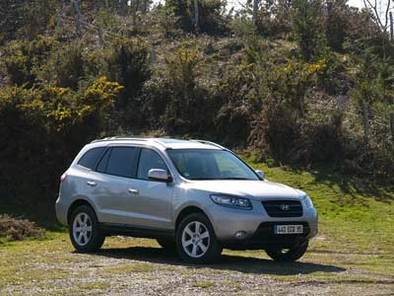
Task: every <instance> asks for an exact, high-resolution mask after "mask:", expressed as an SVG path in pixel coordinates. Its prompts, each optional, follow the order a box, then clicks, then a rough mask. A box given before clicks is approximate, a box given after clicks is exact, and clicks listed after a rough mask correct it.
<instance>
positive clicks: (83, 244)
mask: <svg viewBox="0 0 394 296" xmlns="http://www.w3.org/2000/svg"><path fill="white" fill-rule="evenodd" d="M77 228H79V229H82V232H81V231H78V230H77ZM69 234H70V240H71V243H72V244H73V246H74V248H75V250H76V251H77V252H80V253H90V252H96V251H97V250H99V249H100V248H101V246H102V245H103V243H104V240H105V235H103V234H102V233H101V232H100V229H99V226H98V220H97V217H96V213H95V212H94V210H93V209H92V208H91V207H90V206H87V205H82V206H79V207H77V208H76V209H75V210H74V211H73V212H72V214H71V219H70V223H69Z"/></svg>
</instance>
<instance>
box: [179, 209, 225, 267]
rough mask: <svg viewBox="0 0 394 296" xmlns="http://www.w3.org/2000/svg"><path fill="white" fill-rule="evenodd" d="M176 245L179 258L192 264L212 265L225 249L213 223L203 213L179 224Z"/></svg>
mask: <svg viewBox="0 0 394 296" xmlns="http://www.w3.org/2000/svg"><path fill="white" fill-rule="evenodd" d="M176 244H177V250H178V255H179V257H180V258H181V259H182V260H183V261H185V262H187V263H192V264H205V263H212V262H213V261H215V260H216V259H217V258H218V257H219V255H220V253H221V252H222V249H223V248H222V246H221V245H220V243H219V242H218V240H217V239H216V235H215V232H214V230H213V227H212V224H211V222H210V221H209V219H208V218H207V217H206V216H205V215H204V214H201V213H194V214H190V215H188V216H186V217H185V218H184V219H183V220H182V221H181V222H180V223H179V225H178V227H177V231H176Z"/></svg>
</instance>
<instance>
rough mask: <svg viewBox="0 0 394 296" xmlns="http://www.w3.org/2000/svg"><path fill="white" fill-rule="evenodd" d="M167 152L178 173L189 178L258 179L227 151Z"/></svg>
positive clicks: (187, 150)
mask: <svg viewBox="0 0 394 296" xmlns="http://www.w3.org/2000/svg"><path fill="white" fill-rule="evenodd" d="M168 154H169V156H170V158H171V160H172V161H173V163H174V164H175V166H176V168H177V170H178V171H179V173H180V174H181V175H182V176H183V177H185V178H187V179H191V180H258V177H257V175H256V174H255V172H254V171H253V170H251V169H250V168H249V167H248V166H247V165H246V164H245V163H243V162H242V161H241V160H240V159H239V158H238V157H236V156H235V155H234V154H232V153H231V152H229V151H225V150H213V149H174V150H168Z"/></svg>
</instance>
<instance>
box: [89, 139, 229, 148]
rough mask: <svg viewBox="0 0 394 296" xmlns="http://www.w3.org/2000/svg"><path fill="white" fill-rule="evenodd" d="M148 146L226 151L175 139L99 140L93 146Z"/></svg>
mask: <svg viewBox="0 0 394 296" xmlns="http://www.w3.org/2000/svg"><path fill="white" fill-rule="evenodd" d="M101 143H103V144H106V145H107V144H122V143H123V144H125V143H127V144H146V145H149V146H155V147H158V148H161V149H163V148H164V149H213V150H223V149H226V148H224V147H222V146H220V145H219V144H216V143H214V142H210V141H205V140H196V139H190V140H183V139H174V138H138V137H109V138H104V139H99V140H94V141H92V142H91V144H94V145H93V146H101V145H100V144H101Z"/></svg>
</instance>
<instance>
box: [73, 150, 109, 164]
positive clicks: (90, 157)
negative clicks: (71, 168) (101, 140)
mask: <svg viewBox="0 0 394 296" xmlns="http://www.w3.org/2000/svg"><path fill="white" fill-rule="evenodd" d="M104 150H105V147H98V148H92V149H90V150H88V151H87V152H86V153H85V154H84V155H82V157H81V158H80V160H79V161H78V164H79V165H81V166H83V167H85V168H88V169H91V170H93V169H94V168H95V166H96V163H97V160H98V159H99V157H100V156H101V155H102V154H103V152H104Z"/></svg>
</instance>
